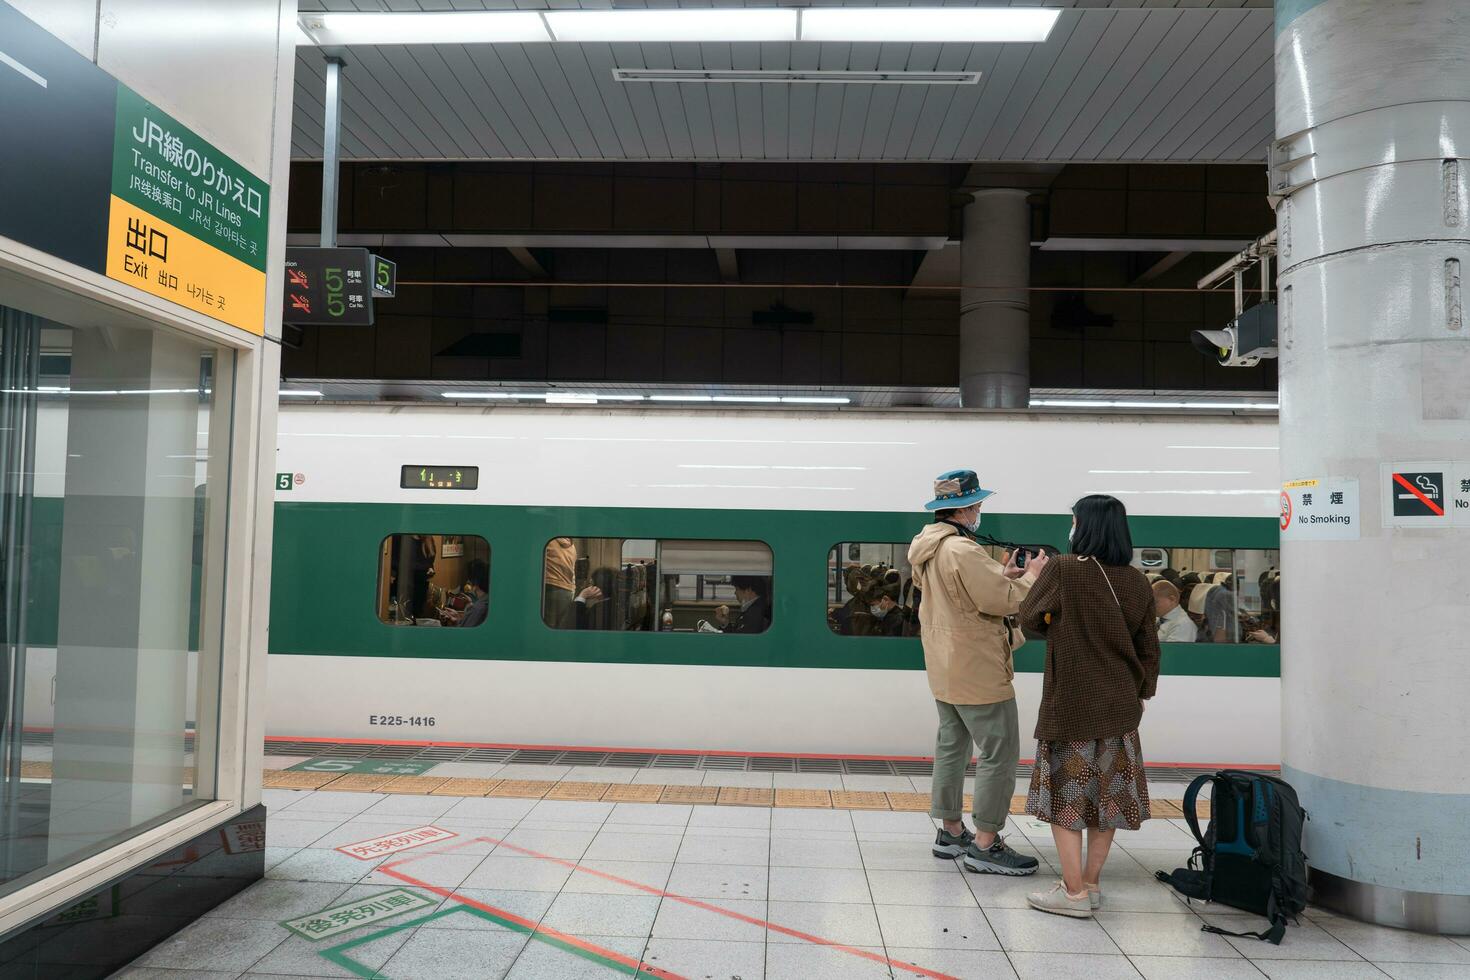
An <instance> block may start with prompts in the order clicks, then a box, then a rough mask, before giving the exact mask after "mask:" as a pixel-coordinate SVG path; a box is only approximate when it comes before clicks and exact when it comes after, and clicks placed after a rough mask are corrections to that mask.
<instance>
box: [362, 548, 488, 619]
mask: <svg viewBox="0 0 1470 980" xmlns="http://www.w3.org/2000/svg"><path fill="white" fill-rule="evenodd" d="M489 602H490V545H489V543H488V542H486V540H485V539H484V538H481V537H476V536H475V535H473V534H390V535H389V536H388V537H386V538H384V539H383V543H382V545H381V546H379V548H378V619H380V620H382V621H383V622H385V623H388V624H389V625H391V626H458V627H461V628H464V627H475V626H479V625H480V624H482V623H484V622H485V615H486V613H487V612H488V609H489Z"/></svg>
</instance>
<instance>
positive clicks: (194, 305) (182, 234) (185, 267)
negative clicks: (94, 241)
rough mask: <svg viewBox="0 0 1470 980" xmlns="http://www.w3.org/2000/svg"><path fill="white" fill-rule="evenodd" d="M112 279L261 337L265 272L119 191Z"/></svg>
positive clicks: (111, 231)
mask: <svg viewBox="0 0 1470 980" xmlns="http://www.w3.org/2000/svg"><path fill="white" fill-rule="evenodd" d="M107 277H108V278H109V279H116V280H117V281H118V282H123V283H127V284H128V285H129V286H136V287H137V288H139V289H141V290H143V291H144V292H146V293H152V294H153V295H154V296H160V297H162V298H164V299H166V300H168V301H169V302H171V303H178V304H179V305H180V306H185V307H188V308H189V309H191V310H194V311H196V312H198V313H203V314H204V315H205V316H209V317H213V318H214V319H216V320H222V321H224V322H225V323H228V324H230V325H231V326H235V327H239V328H240V329H241V330H248V331H249V332H250V333H253V334H255V335H257V336H260V335H263V334H264V333H265V273H264V272H261V271H260V270H258V269H253V268H251V267H250V266H248V265H246V264H245V263H244V262H241V261H240V260H239V259H237V258H234V257H233V256H230V255H226V254H225V253H224V252H222V251H220V250H219V249H217V248H215V247H214V246H213V245H206V244H205V243H204V242H202V241H200V240H199V239H197V238H195V237H194V236H193V235H190V234H189V233H188V232H186V231H182V230H180V229H179V228H177V227H176V226H174V225H171V224H169V223H168V222H166V221H162V220H160V219H158V218H155V217H154V216H153V215H151V214H149V213H148V212H146V211H144V210H142V209H141V208H138V207H135V206H134V205H132V204H129V203H128V202H127V201H124V200H123V199H122V198H120V197H118V196H116V195H113V197H112V210H111V212H110V217H109V220H108V227H107Z"/></svg>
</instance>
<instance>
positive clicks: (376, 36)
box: [301, 10, 551, 45]
mask: <svg viewBox="0 0 1470 980" xmlns="http://www.w3.org/2000/svg"><path fill="white" fill-rule="evenodd" d="M301 26H302V27H303V28H305V30H306V33H307V34H309V35H311V37H312V38H313V39H315V41H316V43H317V44H321V45H332V44H494V43H497V42H499V43H505V42H513V43H528V42H535V41H550V40H551V36H550V35H549V34H547V33H546V24H545V23H544V22H543V21H542V20H541V15H540V14H538V13H536V12H535V11H532V10H526V11H502V10H467V11H459V12H446V13H423V12H412V13H346V14H307V15H306V16H304V17H302V18H301Z"/></svg>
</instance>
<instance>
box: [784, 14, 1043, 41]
mask: <svg viewBox="0 0 1470 980" xmlns="http://www.w3.org/2000/svg"><path fill="white" fill-rule="evenodd" d="M1060 13H1061V11H1060V10H1042V9H1038V8H1031V9H1024V10H1023V9H1019V8H1016V7H881V8H880V7H822V8H809V9H805V10H803V11H802V12H801V40H803V41H896V42H914V41H952V42H961V43H963V42H969V43H982V44H983V43H1013V42H1014V43H1028V42H1029V43H1037V42H1041V41H1045V40H1046V38H1047V35H1049V34H1050V33H1051V29H1052V26H1053V25H1055V24H1056V22H1057V16H1058V15H1059V14H1060Z"/></svg>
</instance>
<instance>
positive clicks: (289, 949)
mask: <svg viewBox="0 0 1470 980" xmlns="http://www.w3.org/2000/svg"><path fill="white" fill-rule="evenodd" d="M445 764H447V763H445ZM461 765H471V763H461ZM507 768H509V769H511V770H515V769H518V768H521V767H518V766H514V765H508V766H507ZM273 772H276V773H278V776H277V778H279V777H283V776H292V775H302V776H310V777H313V778H315V777H316V776H319V775H322V774H311V773H301V772H300V771H298V772H297V773H288V772H285V771H283V770H273ZM496 775H497V774H494V773H492V774H491V775H488V776H469V775H458V776H448V775H445V776H405V775H390V776H388V777H387V779H388V780H423V779H430V780H439V781H440V782H439V785H438V786H436V787H434V789H435V792H396V793H395V792H382V791H381V790H383V789H389V790H392V789H401V788H406V786H407V785H409V784H406V783H404V782H397V783H395V784H394V785H392V786H389V785H387V783H386V782H385V783H383V784H381V785H379V787H378V788H377V789H376V790H359V791H343V790H340V789H333V788H327V789H267V790H266V791H265V804H266V806H267V807H268V808H269V811H270V819H269V822H268V828H267V839H266V868H267V870H266V879H265V880H263V881H261V882H258V883H257V884H255V885H253V886H251V887H250V888H249V889H247V890H246V891H244V892H242V893H241V894H240V895H238V896H236V897H235V898H233V899H231V900H230V901H228V902H226V903H224V904H223V905H221V906H219V907H218V908H216V909H214V910H212V911H211V912H209V913H208V914H206V915H205V916H204V917H203V918H202V919H201V920H199V921H198V922H196V923H194V924H193V925H191V926H189V927H187V928H185V929H184V930H183V931H181V932H179V933H178V934H177V935H175V936H174V937H172V938H171V939H169V940H167V941H166V942H164V943H163V944H162V945H160V946H158V947H156V948H154V949H153V950H152V951H150V952H149V953H147V954H146V955H144V956H143V957H141V958H140V959H139V960H138V961H137V962H136V963H134V964H133V965H132V966H131V967H129V968H127V969H125V970H123V971H121V972H120V973H119V974H117V976H119V977H126V978H131V980H144V978H148V980H164V978H180V980H182V978H184V977H189V978H205V980H231V978H237V977H252V978H267V977H286V976H290V977H352V976H357V977H385V978H392V980H410V978H434V980H443V978H451V977H477V978H481V977H491V978H501V977H504V978H513V980H532V978H547V980H550V978H556V980H568V978H581V977H588V978H594V977H615V976H637V977H659V978H689V980H695V978H699V980H736V978H738V980H759V978H764V980H825V978H832V980H838V978H841V980H847V978H863V977H890V978H903V977H928V978H947V977H949V978H1018V977H1019V978H1033V977H1034V978H1052V977H1056V976H1086V977H1088V978H1089V980H1111V978H1115V977H1118V978H1121V977H1128V978H1134V980H1137V978H1146V980H1185V978H1201V980H1204V978H1209V980H1216V978H1225V980H1235V978H1241V980H1244V978H1252V980H1256V978H1260V977H1263V976H1264V977H1270V978H1273V980H1298V978H1318V977H1321V978H1331V980H1357V978H1360V977H1361V978H1367V977H1372V978H1375V980H1381V978H1383V977H1385V976H1388V977H1393V978H1397V980H1422V978H1436V980H1439V978H1450V977H1463V976H1467V975H1470V940H1459V941H1456V940H1453V939H1448V938H1443V937H1434V936H1426V935H1419V934H1415V933H1408V932H1402V931H1397V930H1392V929H1386V928H1380V927H1376V926H1369V925H1364V924H1361V923H1358V922H1355V921H1352V920H1348V919H1343V918H1339V917H1337V916H1334V915H1332V914H1330V913H1327V912H1325V911H1320V910H1316V909H1309V910H1308V912H1307V914H1306V915H1305V916H1303V918H1302V920H1301V922H1300V924H1299V925H1297V926H1294V927H1292V928H1291V929H1290V930H1289V933H1288V936H1287V939H1286V941H1285V942H1284V943H1283V944H1282V945H1281V946H1279V947H1277V946H1271V945H1268V944H1265V943H1261V942H1257V941H1254V940H1243V939H1229V938H1223V937H1220V936H1216V935H1211V934H1207V933H1203V932H1201V931H1200V927H1201V926H1202V925H1203V924H1204V923H1205V922H1207V921H1208V922H1213V923H1217V924H1220V925H1222V926H1224V927H1226V928H1232V929H1236V930H1242V929H1247V928H1251V929H1254V928H1259V927H1260V923H1259V920H1256V919H1254V918H1253V917H1250V916H1243V915H1239V914H1232V913H1220V912H1217V911H1215V910H1214V909H1213V908H1210V907H1204V906H1191V905H1189V904H1187V903H1185V902H1184V901H1182V900H1181V899H1178V898H1176V897H1175V896H1174V894H1173V893H1172V892H1171V891H1170V890H1169V889H1167V888H1166V887H1165V886H1163V885H1161V884H1159V883H1157V882H1156V881H1154V880H1153V878H1152V873H1153V871H1154V870H1155V869H1159V868H1165V869H1172V868H1174V867H1176V866H1179V865H1181V864H1183V863H1184V861H1185V860H1186V859H1187V857H1188V855H1189V852H1190V850H1191V846H1192V844H1193V839H1192V838H1191V837H1190V835H1189V832H1188V830H1187V829H1186V828H1185V826H1184V823H1183V821H1182V820H1179V819H1177V818H1168V817H1158V818H1156V819H1153V820H1151V821H1149V822H1148V823H1146V824H1145V825H1144V827H1143V829H1141V830H1140V831H1138V832H1136V833H1120V834H1119V835H1118V848H1117V849H1116V850H1115V853H1114V855H1113V857H1112V859H1111V860H1110V862H1109V864H1108V867H1107V869H1106V871H1105V872H1104V877H1103V892H1104V905H1103V909H1102V910H1101V911H1100V912H1099V913H1098V914H1097V916H1096V917H1095V918H1094V919H1093V920H1090V921H1087V920H1070V919H1063V918H1059V917H1056V916H1048V915H1044V914H1042V913H1039V912H1036V911H1033V910H1031V909H1029V908H1027V907H1026V900H1025V899H1026V894H1027V893H1028V892H1030V891H1034V890H1037V889H1038V888H1047V887H1050V883H1051V881H1052V880H1053V879H1055V878H1056V877H1057V876H1058V871H1057V862H1056V856H1055V852H1054V850H1053V848H1052V846H1051V836H1050V832H1049V830H1048V829H1047V827H1046V826H1045V825H1043V824H1041V823H1038V822H1036V821H1034V820H1031V819H1030V818H1027V817H1024V816H1014V817H1012V818H1011V820H1010V821H1009V826H1008V828H1007V833H1008V835H1009V840H1010V842H1011V843H1012V844H1013V846H1015V847H1016V848H1017V849H1018V850H1021V851H1023V852H1026V853H1029V854H1032V855H1035V856H1036V857H1038V858H1039V859H1040V861H1041V862H1042V865H1041V870H1040V872H1039V873H1038V874H1037V875H1035V876H1033V877H1030V878H1001V877H996V876H991V875H976V874H972V873H967V872H965V871H964V870H962V868H961V867H960V865H959V864H958V863H957V862H955V861H949V860H942V859H937V858H934V857H933V856H932V855H931V854H930V850H929V847H930V844H931V843H932V840H933V836H934V823H933V821H932V820H931V819H930V818H929V816H928V815H927V814H925V813H923V812H913V811H906V810H895V809H893V808H892V802H891V801H892V800H893V799H894V798H895V797H898V798H899V799H900V800H903V801H905V802H906V800H907V798H906V797H904V796H903V793H902V791H900V790H896V789H895V790H886V789H867V790H859V789H852V790H848V789H829V790H825V791H820V792H821V793H822V796H824V797H825V800H826V802H825V803H822V802H821V798H822V797H820V796H817V795H815V794H816V793H817V792H818V791H816V790H807V791H806V792H811V793H813V794H814V795H813V796H809V797H806V799H807V800H808V801H809V802H808V805H806V806H794V805H784V806H781V805H737V804H734V803H733V799H734V795H731V794H727V793H726V792H725V791H726V790H737V791H751V793H752V795H751V796H748V797H745V798H746V799H765V800H766V801H767V803H768V804H770V803H775V802H777V797H776V794H777V792H778V790H777V787H776V786H775V785H774V779H775V775H774V774H769V773H767V774H762V775H763V776H764V777H768V781H767V782H766V784H765V785H764V786H755V787H750V786H743V787H742V786H733V787H726V786H708V787H706V786H691V787H685V788H686V789H712V790H714V791H715V798H716V802H715V803H713V804H709V803H682V804H681V803H673V802H668V801H667V800H666V801H665V802H636V800H637V799H639V797H638V795H637V794H636V793H635V792H634V791H635V790H637V789H638V788H640V786H646V785H649V784H640V783H635V782H634V781H633V780H634V779H635V778H636V775H637V773H634V774H633V775H631V776H630V778H629V779H628V780H626V781H624V782H622V783H620V784H616V785H614V784H607V783H604V782H603V781H601V780H596V781H583V780H577V779H571V778H566V774H563V776H564V778H560V779H557V780H554V781H553V780H550V779H546V778H543V779H534V780H533V779H524V780H508V777H507V779H502V780H501V781H500V785H504V783H505V782H506V781H511V782H518V783H522V784H525V783H542V784H550V786H552V787H556V786H566V787H569V788H571V787H576V786H578V785H581V786H587V787H597V788H598V789H599V791H600V793H601V794H602V796H603V798H602V799H600V800H597V801H589V800H586V799H583V800H578V799H558V798H547V797H548V796H551V794H552V791H551V790H550V789H546V790H543V791H542V792H541V793H540V797H539V798H522V797H521V796H509V795H494V789H490V790H482V792H480V793H471V792H470V790H471V787H469V786H464V785H460V786H452V785H449V784H450V783H460V782H461V781H468V780H471V779H477V780H485V781H487V782H496V778H495V777H496ZM359 776H366V777H368V779H372V778H377V777H376V776H373V775H371V774H362V773H359V774H347V775H342V774H333V775H331V777H330V779H331V780H334V781H337V782H339V783H340V781H342V780H353V779H355V777H359ZM844 778H845V777H844ZM889 778H896V777H889ZM908 778H913V777H908ZM357 781H358V782H366V781H367V780H357ZM346 785H353V783H348V784H346ZM617 785H620V786H622V787H623V791H624V792H623V793H622V794H619V793H613V794H612V797H613V798H609V797H608V794H609V791H610V790H613V789H616V786H617ZM658 785H659V793H660V796H659V798H661V799H665V797H664V794H665V793H666V791H667V790H668V789H669V788H673V787H671V786H669V785H666V784H658ZM1175 785H1179V786H1182V783H1176V784H1175ZM511 789H513V790H515V791H517V792H525V791H526V790H525V788H524V787H523V786H514V787H511ZM455 790H462V791H465V793H466V794H467V795H450V793H451V792H452V791H455ZM534 790H535V788H532V789H531V790H529V792H534ZM762 790H764V793H765V794H769V795H768V796H761V794H760V791H762ZM567 792H570V789H568V791H567ZM587 792H590V790H589V791H587ZM908 792H909V793H910V794H912V795H918V794H919V790H918V787H917V786H915V785H913V784H911V785H910V789H909V791H908ZM486 793H488V794H490V795H485V794H486ZM848 793H852V794H873V795H874V796H882V797H883V798H884V803H885V805H884V807H883V808H881V809H876V808H875V809H860V808H856V807H843V806H837V805H835V804H837V803H838V802H840V801H846V800H848V799H850V798H849V797H847V796H844V795H841V794H848ZM624 795H626V798H621V799H620V798H617V797H620V796H624ZM645 797H646V794H645ZM722 797H723V799H722ZM700 798H701V799H707V798H708V794H707V793H704V794H701V796H700ZM855 798H856V799H859V800H867V802H868V805H872V806H875V807H876V800H874V799H873V798H872V797H864V796H858V797H855ZM792 799H794V798H792V797H787V802H788V803H789V802H790V801H791V800H792ZM1161 802H1162V801H1161ZM1156 809H1157V808H1156Z"/></svg>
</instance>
